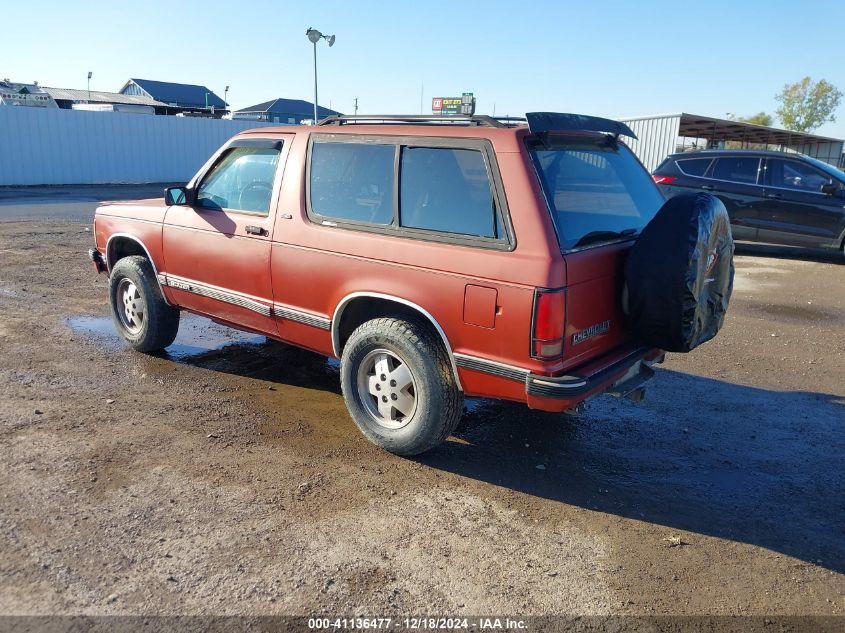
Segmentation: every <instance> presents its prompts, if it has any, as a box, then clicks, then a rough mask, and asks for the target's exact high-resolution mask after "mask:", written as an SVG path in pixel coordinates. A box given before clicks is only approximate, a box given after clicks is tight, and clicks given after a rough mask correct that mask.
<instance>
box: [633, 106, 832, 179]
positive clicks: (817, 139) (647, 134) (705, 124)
mask: <svg viewBox="0 0 845 633" xmlns="http://www.w3.org/2000/svg"><path fill="white" fill-rule="evenodd" d="M619 120H620V121H622V122H624V123H626V124H627V125H628V126H629V127H630V128H631V129H632V130H633V132H634V133H635V134H636V135H637V137H638V138H637V139H636V140H633V139H629V138H626V139H625V142H626V143H627V144H628V146H629V147H630V148H631V149H632V150H633V151H634V153H635V154H637V156H639V158H640V160H641V161H643V164H645V166H646V168H648V170H649V171H653V170H654V169H655V168H656V167H657V166H658V165H659V164H660V163H661V161H663V159H664V158H666V157H667V156H668V155H669V154H674V153H675V152H682V151H694V150H696V149H718V148H723V147H725V146H726V143H731V144H732V145H733V148H734V149H740V148H749V147H753V148H759V149H775V150H778V149H779V150H782V151H793V152H799V153H801V154H806V155H807V156H812V157H813V158H817V159H819V160H821V161H824V162H826V163H829V164H831V165H834V166H836V167H841V166H842V160H843V159H842V155H843V145H845V141H843V140H842V139H837V138H830V137H827V136H819V135H817V134H808V133H805V132H792V131H790V130H783V129H780V128H774V127H766V126H764V125H754V124H752V123H743V122H741V121H731V120H729V119H718V118H715V117H708V116H702V115H698V114H688V113H685V112H682V113H678V114H660V115H655V116H644V117H631V118H623V119H619Z"/></svg>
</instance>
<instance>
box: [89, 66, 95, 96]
mask: <svg viewBox="0 0 845 633" xmlns="http://www.w3.org/2000/svg"><path fill="white" fill-rule="evenodd" d="M93 74H94V73H92V72H91V71H90V70H89V71H88V103H91V76H92V75H93Z"/></svg>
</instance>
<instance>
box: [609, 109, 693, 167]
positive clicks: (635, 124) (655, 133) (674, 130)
mask: <svg viewBox="0 0 845 633" xmlns="http://www.w3.org/2000/svg"><path fill="white" fill-rule="evenodd" d="M620 121H622V122H623V123H626V124H627V125H628V127H630V128H631V130H632V131H633V132H634V134H636V135H637V137H638V138H637V140H633V139H630V138H628V137H627V136H625V137H623V138H622V140H623V141H624V142H625V144H626V145H628V147H630V148H631V150H633V152H634V153H635V154H636V155H637V156H638V157H639V159H640V160H641V161H642V162H643V165H645V166H646V169H648V170H649V171H654V170H655V169H656V168H657V166H658V165H659V164H660V163H661V161H662V160H663V159H664V158H666V157H667V156H668V155H669V154H672V153H673V152H674V151H675V146H676V145H677V143H678V132H680V129H681V117H680V115H667V116H656V117H644V118H641V119H620Z"/></svg>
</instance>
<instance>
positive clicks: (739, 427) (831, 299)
mask: <svg viewBox="0 0 845 633" xmlns="http://www.w3.org/2000/svg"><path fill="white" fill-rule="evenodd" d="M91 241H92V236H91V233H90V232H88V231H86V229H85V226H84V225H83V224H76V223H70V222H50V223H46V222H42V221H30V222H5V223H0V262H2V263H0V350H2V351H1V352H0V385H2V389H3V397H2V399H0V451H2V454H3V458H2V460H0V535H2V540H0V605H2V607H1V609H2V613H5V614H19V615H23V614H92V615H93V614H253V615H254V614H300V615H303V614H304V615H311V614H319V613H327V614H351V613H369V614H381V615H390V614H420V613H438V614H479V613H489V612H496V613H503V614H520V615H546V614H561V613H566V614H584V615H586V614H637V615H650V614H731V615H737V614H745V615H748V614H758V615H760V614H767V615H774V614H781V615H783V614H791V615H796V614H798V615H808V614H810V615H822V614H836V615H840V616H841V615H842V614H843V613H845V601H844V600H843V596H845V575H843V573H845V522H843V517H845V473H844V472H843V471H845V469H844V468H843V453H844V452H845V381H843V378H845V327H843V326H845V284H843V275H844V274H845V265H843V264H840V263H839V262H837V261H836V260H824V259H822V260H818V259H816V260H813V259H811V260H801V259H795V258H789V257H784V256H782V255H778V256H769V255H765V256H762V255H760V254H759V253H756V252H753V253H752V254H750V255H749V254H746V255H742V256H739V257H737V283H736V291H735V298H734V301H733V303H732V308H731V312H730V314H729V318H728V321H727V324H726V326H725V328H724V330H723V332H722V334H720V336H719V337H718V338H717V339H716V340H714V341H712V342H710V343H708V344H706V345H705V346H703V347H702V348H700V349H699V350H696V351H695V352H694V353H692V354H690V355H671V356H670V357H669V358H668V360H667V362H666V364H665V365H664V366H663V367H662V368H660V369H658V371H657V376H656V377H655V379H654V380H653V381H652V383H651V384H650V386H649V394H648V398H647V399H646V400H645V401H644V402H642V403H640V404H633V403H629V402H627V401H619V400H615V399H612V398H610V397H604V396H602V397H599V398H596V399H594V400H593V401H591V403H590V405H589V406H588V408H587V411H586V412H585V414H583V415H582V416H579V417H577V418H573V417H562V416H553V415H548V414H542V413H538V412H532V411H529V410H527V409H526V408H524V407H520V406H516V405H510V404H501V403H494V402H487V401H474V402H471V403H469V406H468V410H467V412H466V414H465V416H464V420H463V422H462V424H461V427H460V428H459V429H458V432H457V434H456V436H455V437H453V438H452V439H451V440H450V441H449V442H448V443H447V444H446V445H444V446H443V447H441V448H439V449H437V450H435V451H433V452H432V453H430V454H428V455H426V456H423V457H421V458H418V459H402V458H398V457H395V456H392V455H389V454H387V453H384V452H381V451H379V450H378V449H376V448H375V447H373V446H371V445H370V444H369V443H367V442H366V441H365V440H364V439H363V437H362V436H361V435H360V434H359V433H358V431H357V429H356V428H355V426H354V424H353V423H352V421H351V420H350V419H349V417H348V415H347V413H346V411H345V408H344V405H343V400H342V398H341V396H340V389H339V385H338V376H337V366H336V364H334V363H330V362H327V361H326V359H325V358H322V357H319V356H315V355H313V354H311V353H308V352H304V351H299V350H296V349H292V348H289V347H287V346H284V345H281V344H278V343H273V342H267V341H265V339H263V338H262V337H254V336H252V335H245V334H239V333H236V332H233V331H231V330H227V329H225V328H222V327H219V326H215V325H211V324H210V323H209V322H207V321H205V320H203V319H200V318H198V317H185V318H184V319H183V323H182V328H181V331H180V336H179V339H178V340H177V344H176V345H174V347H173V348H171V349H170V350H169V352H168V353H167V354H163V355H160V356H157V357H153V356H144V355H141V354H138V353H135V352H132V351H130V350H128V349H127V348H126V347H125V346H124V345H123V344H122V343H121V342H120V341H119V340H118V339H117V337H116V335H115V333H114V331H113V329H112V326H111V324H110V321H109V320H108V316H107V315H108V312H107V298H106V278H105V277H104V276H99V277H98V276H96V275H95V274H94V273H93V271H92V270H91V266H90V264H89V262H87V261H86V259H85V250H86V249H87V248H88V247H89V246H90V244H91Z"/></svg>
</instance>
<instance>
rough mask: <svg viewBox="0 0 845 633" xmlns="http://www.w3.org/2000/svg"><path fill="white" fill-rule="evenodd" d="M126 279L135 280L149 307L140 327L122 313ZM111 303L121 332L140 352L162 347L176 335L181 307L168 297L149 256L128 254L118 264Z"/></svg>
mask: <svg viewBox="0 0 845 633" xmlns="http://www.w3.org/2000/svg"><path fill="white" fill-rule="evenodd" d="M123 280H128V281H129V282H131V283H132V284H134V286H135V288H137V290H138V294H139V295H140V296H141V298H142V299H143V302H144V307H145V308H146V312H145V313H144V315H143V319H142V320H141V322H140V326H139V327H138V329H137V331H132V329H130V328H129V327H127V325H126V324H125V323H124V320H123V318H122V317H121V313H122V312H123V311H124V304H123V300H122V298H121V297H119V296H118V293H119V292H121V293H122V291H121V290H120V289H121V284H122V282H123ZM109 303H110V304H111V312H112V320H113V321H114V326H115V328H116V329H117V331H118V333H120V335H121V336H122V337H123V338H124V339H125V340H126V341H127V342H128V343H129V344H130V345H131V346H132V347H133V348H135V349H136V350H138V351H139V352H145V353H147V352H158V351H161V350H163V349H164V348H165V347H167V346H168V345H170V344H172V343H173V340H174V339H175V338H176V333H177V332H178V331H179V310H177V309H176V308H174V307H172V306H169V305H167V303H166V302H165V301H164V297H163V296H162V294H161V288H160V286H159V285H158V281H157V280H156V277H155V271H154V270H153V267H152V264H150V262H149V260H148V259H147V258H146V257H142V256H139V255H133V256H131V257H124V258H123V259H121V260H119V261H118V262H117V263H116V264H115V265H114V268H112V271H111V275H110V277H109Z"/></svg>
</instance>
